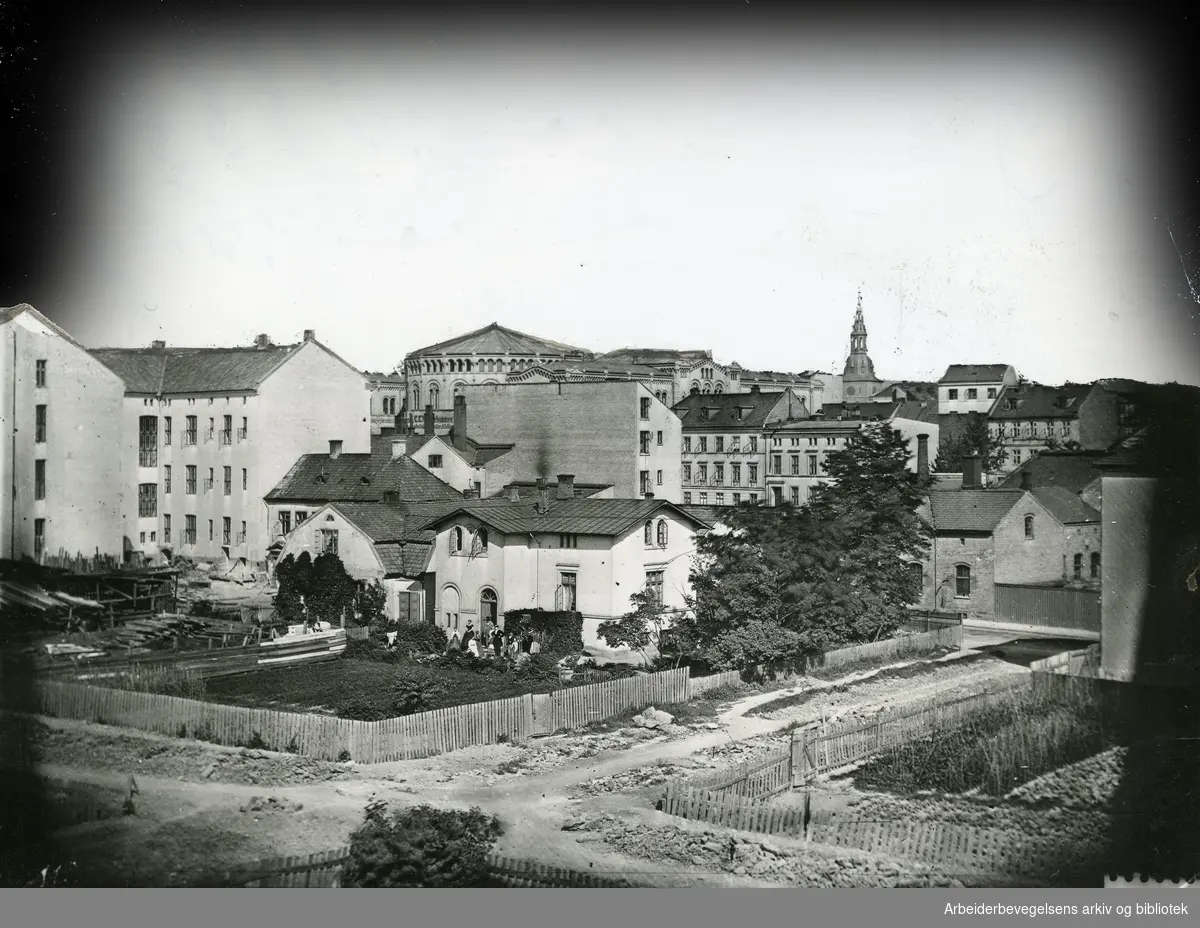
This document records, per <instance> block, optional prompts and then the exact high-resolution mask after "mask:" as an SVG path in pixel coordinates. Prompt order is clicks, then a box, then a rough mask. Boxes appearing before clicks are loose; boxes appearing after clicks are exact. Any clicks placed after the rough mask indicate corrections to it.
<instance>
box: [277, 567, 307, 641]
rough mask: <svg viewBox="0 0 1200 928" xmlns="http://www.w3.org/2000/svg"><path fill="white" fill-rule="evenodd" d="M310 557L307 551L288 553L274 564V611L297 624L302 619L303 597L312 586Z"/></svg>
mask: <svg viewBox="0 0 1200 928" xmlns="http://www.w3.org/2000/svg"><path fill="white" fill-rule="evenodd" d="M312 567H313V565H312V558H311V557H310V556H309V554H308V552H307V551H303V552H301V554H300V557H298V558H297V557H293V556H292V555H291V554H289V555H288V556H287V557H285V558H284V559H283V560H282V561H280V562H279V563H278V564H276V565H275V580H276V582H277V583H278V584H279V592H278V593H276V594H275V612H276V613H278V614H279V617H280V618H282V619H283V620H284V621H286V622H288V623H289V624H292V625H298V624H299V623H301V622H303V621H304V599H305V597H306V596H307V595H308V592H309V590H310V589H311V587H312Z"/></svg>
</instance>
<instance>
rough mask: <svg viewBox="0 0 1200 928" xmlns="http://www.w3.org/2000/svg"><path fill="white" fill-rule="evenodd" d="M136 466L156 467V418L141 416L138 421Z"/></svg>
mask: <svg viewBox="0 0 1200 928" xmlns="http://www.w3.org/2000/svg"><path fill="white" fill-rule="evenodd" d="M138 465H139V466H140V467H157V466H158V416H141V417H139V419H138Z"/></svg>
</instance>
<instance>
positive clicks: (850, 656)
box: [808, 625, 962, 671]
mask: <svg viewBox="0 0 1200 928" xmlns="http://www.w3.org/2000/svg"><path fill="white" fill-rule="evenodd" d="M961 647H962V626H961V625H947V626H944V627H942V628H935V629H932V630H931V631H927V632H918V633H917V634H915V635H900V636H899V637H896V638H885V639H884V640H883V641H871V642H868V643H866V644H856V645H852V646H851V647H848V648H838V649H837V650H836V651H826V652H825V653H824V654H822V655H820V656H819V657H817V658H816V659H814V660H812V661H810V662H809V664H808V669H809V670H810V671H811V670H831V669H835V668H838V667H849V666H852V665H854V664H860V663H863V662H864V661H878V660H900V659H901V658H904V657H910V656H912V655H914V654H927V653H929V652H930V651H938V650H940V649H942V648H961Z"/></svg>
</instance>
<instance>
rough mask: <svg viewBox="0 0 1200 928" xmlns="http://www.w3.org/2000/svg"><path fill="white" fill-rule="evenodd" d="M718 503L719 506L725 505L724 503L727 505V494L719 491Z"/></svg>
mask: <svg viewBox="0 0 1200 928" xmlns="http://www.w3.org/2000/svg"><path fill="white" fill-rule="evenodd" d="M717 505H718V506H724V505H725V494H724V493H718V494H717Z"/></svg>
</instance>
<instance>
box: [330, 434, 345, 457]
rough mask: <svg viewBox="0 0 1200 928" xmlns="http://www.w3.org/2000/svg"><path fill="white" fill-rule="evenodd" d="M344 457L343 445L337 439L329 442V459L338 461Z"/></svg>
mask: <svg viewBox="0 0 1200 928" xmlns="http://www.w3.org/2000/svg"><path fill="white" fill-rule="evenodd" d="M341 456H342V443H341V442H340V441H338V440H335V439H332V438H331V439H330V440H329V457H330V458H332V459H333V460H335V461H336V460H337V459H338V458H340V457H341Z"/></svg>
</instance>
